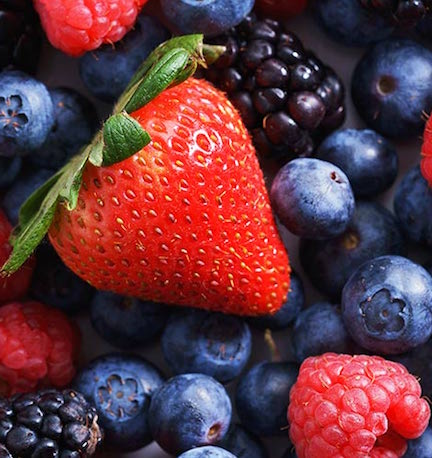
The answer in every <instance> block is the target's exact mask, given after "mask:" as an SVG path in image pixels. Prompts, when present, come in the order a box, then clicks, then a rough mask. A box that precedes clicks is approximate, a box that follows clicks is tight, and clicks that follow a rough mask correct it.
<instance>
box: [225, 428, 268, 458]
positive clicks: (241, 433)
mask: <svg viewBox="0 0 432 458" xmlns="http://www.w3.org/2000/svg"><path fill="white" fill-rule="evenodd" d="M218 445H219V446H220V447H222V448H224V449H226V450H229V451H230V452H231V453H233V454H234V455H235V456H236V457H237V458H268V453H267V451H266V449H265V447H264V444H263V443H262V442H261V440H260V439H259V438H258V437H257V436H255V434H252V433H251V432H249V431H247V430H246V429H245V428H243V426H242V425H240V424H236V425H232V426H231V428H230V429H229V431H228V433H227V434H226V436H225V437H224V439H223V440H222V441H221V442H220V443H219V444H218Z"/></svg>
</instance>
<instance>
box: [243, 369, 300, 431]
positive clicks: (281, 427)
mask: <svg viewBox="0 0 432 458" xmlns="http://www.w3.org/2000/svg"><path fill="white" fill-rule="evenodd" d="M297 375H298V366H297V364H294V363H288V362H281V363H276V362H262V363H259V364H256V365H255V366H253V367H252V368H251V369H250V370H249V372H247V373H246V374H244V375H243V376H242V377H241V378H240V380H239V384H238V386H237V391H236V396H235V402H236V406H237V413H238V416H239V418H240V420H241V422H242V424H243V426H244V427H245V428H246V429H248V430H249V431H251V432H253V433H254V434H257V435H258V436H273V435H279V434H286V431H285V430H286V427H287V408H288V401H289V392H290V390H291V387H292V386H293V384H294V383H295V381H296V379H297Z"/></svg>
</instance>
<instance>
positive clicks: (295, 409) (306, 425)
mask: <svg viewBox="0 0 432 458" xmlns="http://www.w3.org/2000/svg"><path fill="white" fill-rule="evenodd" d="M420 395H421V388H420V384H419V383H418V381H417V380H416V378H415V377H414V376H413V375H411V374H409V373H408V371H407V370H406V368H405V367H404V366H402V365H401V364H398V363H394V362H392V361H387V360H385V359H383V358H380V357H378V356H365V355H356V356H350V355H337V354H334V353H326V354H324V355H321V356H317V357H311V358H307V359H306V360H305V361H304V362H303V364H302V366H301V367H300V372H299V376H298V379H297V381H296V383H295V384H294V386H293V388H292V389H291V393H290V404H289V408H288V421H289V424H290V438H291V441H292V442H293V444H294V445H295V447H296V453H297V455H298V457H299V458H317V457H319V458H368V457H370V458H399V457H401V456H403V454H404V453H405V451H406V448H407V444H406V439H414V438H416V437H419V436H421V435H422V434H423V432H424V430H425V429H426V427H427V425H428V423H429V418H430V408H429V405H428V403H427V402H426V401H425V400H424V399H422V398H421V397H420Z"/></svg>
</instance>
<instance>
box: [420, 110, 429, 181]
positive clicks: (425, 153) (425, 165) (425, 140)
mask: <svg viewBox="0 0 432 458" xmlns="http://www.w3.org/2000/svg"><path fill="white" fill-rule="evenodd" d="M422 156H423V160H422V162H421V171H422V174H423V176H424V177H425V178H426V180H427V181H428V183H429V186H432V116H430V117H429V119H428V122H427V123H426V128H425V131H424V136H423V147H422Z"/></svg>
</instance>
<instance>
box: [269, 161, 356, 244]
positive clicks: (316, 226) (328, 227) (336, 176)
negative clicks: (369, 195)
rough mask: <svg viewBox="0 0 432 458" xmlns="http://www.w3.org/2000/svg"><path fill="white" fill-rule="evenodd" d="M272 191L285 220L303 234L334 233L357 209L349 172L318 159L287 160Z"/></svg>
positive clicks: (321, 236) (320, 235) (319, 236)
mask: <svg viewBox="0 0 432 458" xmlns="http://www.w3.org/2000/svg"><path fill="white" fill-rule="evenodd" d="M270 195H271V200H272V205H273V208H274V210H275V212H276V214H277V216H278V217H279V219H280V220H281V222H282V224H284V225H285V226H286V228H287V229H288V230H289V231H291V232H292V233H294V234H296V235H299V236H302V237H308V238H314V239H325V238H330V237H335V236H337V235H339V234H341V233H342V232H343V231H345V229H346V228H347V226H348V224H349V221H350V219H351V217H352V215H353V212H354V196H353V192H352V189H351V186H350V183H349V181H348V178H347V176H346V175H345V173H344V172H342V170H340V169H339V168H338V167H336V166H335V165H333V164H330V163H329V162H326V161H321V160H319V159H309V158H301V159H294V160H293V161H291V162H288V164H286V165H284V167H282V169H281V170H280V171H279V173H278V174H277V175H276V178H275V179H274V181H273V185H272V188H271V193H270Z"/></svg>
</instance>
